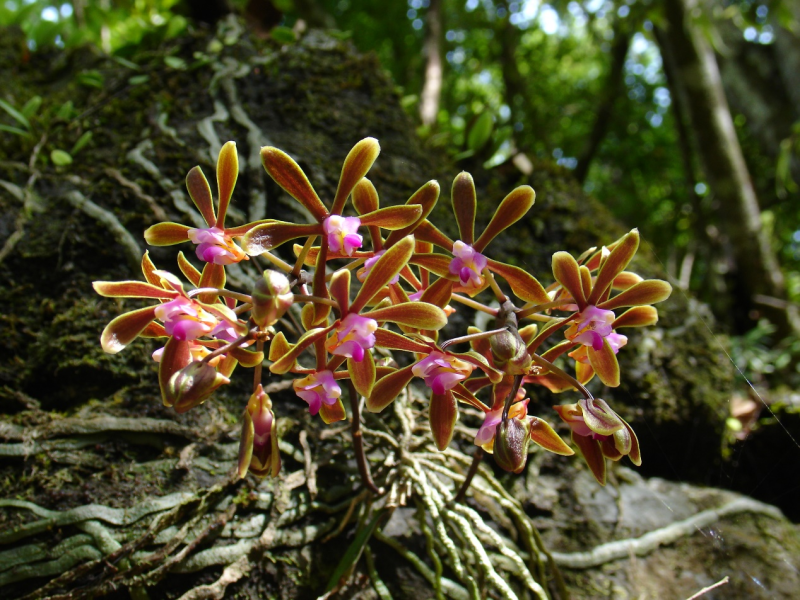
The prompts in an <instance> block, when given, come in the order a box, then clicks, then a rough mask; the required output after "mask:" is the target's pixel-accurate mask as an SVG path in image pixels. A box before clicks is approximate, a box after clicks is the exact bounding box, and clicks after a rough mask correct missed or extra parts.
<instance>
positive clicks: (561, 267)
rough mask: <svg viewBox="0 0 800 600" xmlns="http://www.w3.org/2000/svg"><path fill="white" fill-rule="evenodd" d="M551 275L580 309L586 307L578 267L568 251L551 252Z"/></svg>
mask: <svg viewBox="0 0 800 600" xmlns="http://www.w3.org/2000/svg"><path fill="white" fill-rule="evenodd" d="M553 276H554V277H555V278H556V281H558V283H560V284H561V285H562V287H563V288H564V289H565V290H566V291H567V293H569V295H570V296H572V298H573V299H574V300H575V303H576V304H577V305H578V308H579V309H580V310H583V309H584V308H586V297H585V296H584V294H583V285H582V284H581V271H580V267H579V266H578V262H577V261H576V260H575V259H574V258H573V257H572V255H571V254H570V253H568V252H556V253H555V254H553Z"/></svg>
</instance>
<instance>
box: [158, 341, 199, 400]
mask: <svg viewBox="0 0 800 600" xmlns="http://www.w3.org/2000/svg"><path fill="white" fill-rule="evenodd" d="M191 362H192V353H191V352H190V351H189V342H186V341H180V340H176V339H175V338H174V337H171V338H169V339H168V340H167V343H166V344H165V345H164V352H163V353H162V354H161V362H159V363H158V385H159V387H160V388H161V400H162V401H163V402H164V406H172V403H171V402H170V400H169V398H168V396H167V388H168V386H169V380H170V379H171V378H172V376H173V375H174V374H175V373H177V372H178V371H180V370H181V369H182V368H184V367H185V366H187V365H188V364H189V363H191Z"/></svg>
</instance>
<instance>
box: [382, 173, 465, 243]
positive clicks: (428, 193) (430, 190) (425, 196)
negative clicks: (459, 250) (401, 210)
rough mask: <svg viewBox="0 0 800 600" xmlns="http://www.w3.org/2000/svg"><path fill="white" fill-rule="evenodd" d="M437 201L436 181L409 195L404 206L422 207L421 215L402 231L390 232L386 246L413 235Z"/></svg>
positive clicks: (437, 189) (437, 187) (437, 186)
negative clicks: (410, 234)
mask: <svg viewBox="0 0 800 600" xmlns="http://www.w3.org/2000/svg"><path fill="white" fill-rule="evenodd" d="M438 199H439V184H438V183H437V182H436V181H429V182H428V183H426V184H425V185H423V186H422V187H421V188H419V189H418V190H417V191H416V192H414V193H413V194H412V195H411V198H409V199H408V201H407V202H406V206H411V205H414V204H416V205H419V206H421V207H422V214H421V215H420V216H419V218H418V219H417V220H416V221H415V222H414V223H413V224H411V225H409V226H408V227H403V228H402V229H398V230H396V231H392V232H391V233H390V234H389V237H388V238H386V246H391V245H393V244H395V243H397V242H398V241H400V240H402V239H403V238H404V237H406V236H407V235H408V234H409V233H414V232H415V231H416V229H417V227H419V226H420V225H421V224H423V223H425V219H426V218H427V217H428V215H429V214H430V213H431V211H432V210H433V207H434V206H436V201H437V200H438ZM452 247H453V243H452V241H451V242H450V247H449V248H448V250H449V249H450V248H452Z"/></svg>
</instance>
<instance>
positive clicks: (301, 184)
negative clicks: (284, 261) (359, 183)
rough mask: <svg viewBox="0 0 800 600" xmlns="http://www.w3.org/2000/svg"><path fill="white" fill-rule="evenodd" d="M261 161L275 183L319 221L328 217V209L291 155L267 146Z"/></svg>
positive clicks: (262, 153) (262, 152) (263, 150)
mask: <svg viewBox="0 0 800 600" xmlns="http://www.w3.org/2000/svg"><path fill="white" fill-rule="evenodd" d="M261 163H262V164H263V165H264V168H265V169H266V170H267V173H269V176H270V177H272V179H274V180H275V183H277V184H278V185H279V186H281V187H282V188H283V189H284V190H286V192H287V193H288V194H289V195H290V196H291V197H292V198H294V199H295V200H297V201H298V202H299V203H300V204H302V205H303V206H304V207H305V208H306V209H308V211H309V212H310V213H311V214H312V216H313V217H314V218H315V219H316V220H317V221H318V222H320V223H322V221H324V220H325V219H326V218H327V216H328V209H327V208H325V205H324V204H323V203H322V200H320V199H319V196H317V192H315V191H314V188H313V187H311V183H309V181H308V178H307V177H306V174H305V173H303V169H301V168H300V165H298V164H297V163H296V162H295V161H294V159H293V158H292V157H291V156H289V155H288V154H286V153H285V152H284V151H282V150H278V149H277V148H273V147H272V146H265V147H264V148H261Z"/></svg>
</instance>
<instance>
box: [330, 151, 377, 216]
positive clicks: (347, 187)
mask: <svg viewBox="0 0 800 600" xmlns="http://www.w3.org/2000/svg"><path fill="white" fill-rule="evenodd" d="M380 152H381V147H380V144H378V140H376V139H375V138H371V137H368V138H364V139H363V140H361V141H360V142H358V143H357V144H356V145H355V146H353V148H352V150H350V152H349V153H348V154H347V158H345V159H344V165H342V174H341V176H340V177H339V185H338V187H337V188H336V196H335V197H334V199H333V207H332V208H331V214H334V215H340V214H342V209H343V208H344V203H345V202H346V201H347V197H348V196H349V195H350V193H351V192H352V191H353V188H354V187H355V186H356V184H357V183H358V182H359V181H361V179H362V178H363V177H364V176H365V175H366V174H367V172H369V170H370V168H371V167H372V164H373V163H374V162H375V159H376V158H378V154H380Z"/></svg>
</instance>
